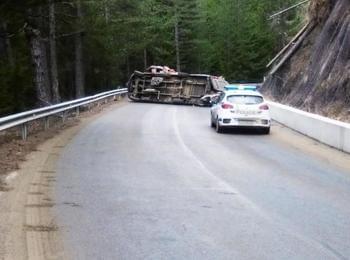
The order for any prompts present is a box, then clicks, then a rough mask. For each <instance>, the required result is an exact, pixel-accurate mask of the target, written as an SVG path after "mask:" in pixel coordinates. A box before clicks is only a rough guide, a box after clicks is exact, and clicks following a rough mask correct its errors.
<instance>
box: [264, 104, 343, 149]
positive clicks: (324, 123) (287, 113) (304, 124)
mask: <svg viewBox="0 0 350 260" xmlns="http://www.w3.org/2000/svg"><path fill="white" fill-rule="evenodd" d="M268 103H269V106H270V113H271V117H272V119H273V120H275V121H277V122H279V123H281V124H283V125H285V126H287V127H289V128H291V129H293V130H296V131H298V132H300V133H302V134H304V135H306V136H309V137H311V138H313V139H315V140H317V141H319V142H321V143H324V144H327V145H329V146H331V147H334V148H337V149H339V150H341V151H344V152H348V153H350V124H348V123H344V122H341V121H337V120H333V119H330V118H327V117H323V116H319V115H316V114H312V113H308V112H305V111H302V110H299V109H296V108H292V107H289V106H285V105H282V104H279V103H275V102H268Z"/></svg>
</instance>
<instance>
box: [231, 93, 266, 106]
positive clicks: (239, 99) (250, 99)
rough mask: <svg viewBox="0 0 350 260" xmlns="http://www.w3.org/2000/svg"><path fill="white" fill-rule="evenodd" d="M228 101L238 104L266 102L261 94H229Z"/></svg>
mask: <svg viewBox="0 0 350 260" xmlns="http://www.w3.org/2000/svg"><path fill="white" fill-rule="evenodd" d="M227 101H228V102H230V103H233V104H238V105H257V104H260V103H263V102H264V99H263V98H262V97H260V96H245V95H233V96H228V97H227Z"/></svg>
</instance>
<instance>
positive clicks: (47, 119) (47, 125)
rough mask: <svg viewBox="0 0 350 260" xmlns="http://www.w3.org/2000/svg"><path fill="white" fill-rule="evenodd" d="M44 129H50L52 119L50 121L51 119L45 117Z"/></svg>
mask: <svg viewBox="0 0 350 260" xmlns="http://www.w3.org/2000/svg"><path fill="white" fill-rule="evenodd" d="M44 128H45V130H48V129H49V128H50V119H49V117H45V119H44Z"/></svg>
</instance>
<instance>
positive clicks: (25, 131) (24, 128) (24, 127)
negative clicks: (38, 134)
mask: <svg viewBox="0 0 350 260" xmlns="http://www.w3.org/2000/svg"><path fill="white" fill-rule="evenodd" d="M21 135H22V140H23V141H26V140H27V136H28V126H27V124H23V125H21Z"/></svg>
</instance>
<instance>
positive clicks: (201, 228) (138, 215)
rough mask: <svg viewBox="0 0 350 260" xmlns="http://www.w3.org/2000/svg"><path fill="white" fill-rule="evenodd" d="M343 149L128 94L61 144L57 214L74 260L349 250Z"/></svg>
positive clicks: (313, 255)
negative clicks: (220, 123)
mask: <svg viewBox="0 0 350 260" xmlns="http://www.w3.org/2000/svg"><path fill="white" fill-rule="evenodd" d="M349 157H350V156H349V155H346V154H343V153H341V152H338V151H335V150H333V149H331V148H327V147H324V146H322V145H318V144H317V143H316V142H314V141H312V140H309V139H306V138H304V137H302V136H301V135H298V134H296V133H294V132H292V131H290V130H288V129H285V128H283V127H281V126H278V125H275V126H274V127H273V128H272V133H271V135H270V136H264V135H260V134H256V133H254V132H249V133H245V132H230V133H226V134H217V133H216V132H215V131H214V130H213V129H211V128H210V127H209V110H208V108H199V107H189V106H171V105H157V104H141V103H129V104H127V105H125V106H123V107H121V108H117V109H115V110H113V111H110V112H108V113H107V114H104V115H102V116H101V117H100V118H99V119H97V120H95V121H94V122H93V123H91V124H89V125H88V126H87V127H85V128H84V129H83V130H82V131H81V132H80V133H79V134H78V135H77V136H76V137H75V138H74V139H73V140H72V141H71V142H70V144H69V145H68V146H67V147H66V148H65V149H64V151H63V154H62V155H61V158H60V159H59V162H58V166H57V178H58V179H57V183H56V192H55V196H56V202H57V204H56V205H58V206H57V207H56V211H55V214H56V218H57V221H58V224H59V226H60V227H61V229H62V230H63V233H64V237H65V242H66V247H68V248H69V249H70V251H71V253H72V257H73V258H74V259H350V171H349V168H350V159H349Z"/></svg>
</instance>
